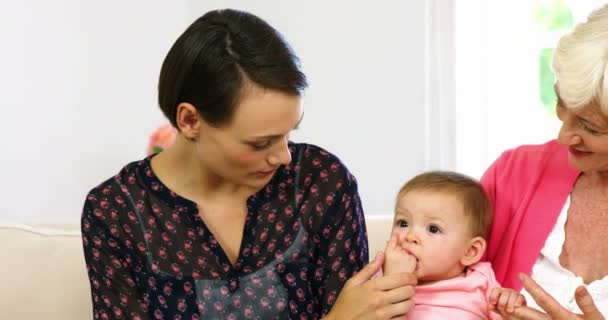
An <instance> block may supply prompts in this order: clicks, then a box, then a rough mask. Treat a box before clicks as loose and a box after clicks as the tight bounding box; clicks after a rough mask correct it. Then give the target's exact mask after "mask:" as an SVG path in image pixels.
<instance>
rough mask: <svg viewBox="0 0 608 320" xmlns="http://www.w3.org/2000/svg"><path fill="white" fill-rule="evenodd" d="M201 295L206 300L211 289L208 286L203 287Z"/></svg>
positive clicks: (209, 295) (209, 296)
mask: <svg viewBox="0 0 608 320" xmlns="http://www.w3.org/2000/svg"><path fill="white" fill-rule="evenodd" d="M203 297H204V298H205V299H206V300H209V298H211V289H209V288H203Z"/></svg>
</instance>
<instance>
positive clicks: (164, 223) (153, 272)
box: [81, 143, 368, 319]
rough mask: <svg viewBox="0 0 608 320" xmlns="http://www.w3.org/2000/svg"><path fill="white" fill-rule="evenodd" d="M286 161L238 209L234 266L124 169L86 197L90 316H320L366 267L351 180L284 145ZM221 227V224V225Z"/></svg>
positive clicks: (207, 236)
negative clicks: (241, 212)
mask: <svg viewBox="0 0 608 320" xmlns="http://www.w3.org/2000/svg"><path fill="white" fill-rule="evenodd" d="M289 148H290V151H291V153H292V162H291V164H290V165H287V166H282V167H281V168H279V170H278V171H277V173H276V174H275V176H274V177H273V178H272V180H271V181H270V182H269V183H268V184H267V185H266V186H265V187H264V188H263V189H262V190H260V191H259V192H258V193H257V194H255V195H253V196H251V197H250V198H249V199H248V201H247V207H248V210H249V211H248V215H247V218H246V221H245V227H244V233H243V239H242V243H241V248H240V253H239V256H238V258H237V261H236V263H235V264H234V265H232V264H231V263H230V261H229V260H228V258H227V256H226V254H225V253H224V251H223V250H222V248H221V246H220V245H219V244H218V242H217V240H216V239H215V238H214V236H213V234H212V233H211V232H210V231H209V229H208V228H207V227H206V226H205V223H204V222H203V221H202V219H201V218H200V216H199V215H198V211H197V205H196V204H195V203H194V202H192V201H190V200H187V199H185V198H182V197H180V196H179V195H177V194H175V193H174V192H173V191H171V190H169V189H168V188H167V187H166V186H164V185H163V183H162V182H161V181H160V180H159V179H158V178H157V177H156V175H155V174H154V172H153V171H152V169H151V167H150V158H151V157H148V158H145V159H143V160H141V161H138V162H133V163H130V164H128V165H127V166H126V167H124V168H123V169H122V170H121V171H120V172H119V173H118V174H117V175H116V176H114V177H112V178H111V179H109V180H107V181H105V182H104V183H102V184H101V185H99V186H97V187H96V188H94V189H93V190H91V192H90V193H89V194H88V196H87V199H86V201H85V204H84V209H83V213H82V221H81V225H82V240H83V246H84V254H85V260H86V265H87V271H88V274H89V279H90V284H91V293H92V299H93V314H94V318H95V319H319V318H321V317H323V316H324V315H325V314H327V312H329V310H330V309H331V307H332V305H333V304H334V302H335V301H336V299H337V297H338V294H339V293H340V290H341V289H342V287H343V285H344V283H345V282H346V280H347V279H348V278H349V277H351V276H352V275H353V274H355V273H356V272H357V271H358V270H360V269H361V268H362V267H363V265H364V264H365V263H366V262H367V260H368V246H367V234H366V230H365V222H364V219H363V212H362V209H361V202H360V199H359V195H358V192H357V183H356V180H355V178H354V177H353V176H352V175H351V174H350V173H349V172H348V170H347V168H346V167H345V166H344V165H343V164H342V163H341V162H340V160H339V159H338V158H337V157H335V156H334V155H332V154H330V153H328V152H327V151H325V150H323V149H321V148H319V147H316V146H312V145H308V144H295V143H290V145H289ZM226 223H230V221H226Z"/></svg>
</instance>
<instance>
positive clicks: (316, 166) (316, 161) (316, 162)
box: [312, 158, 321, 168]
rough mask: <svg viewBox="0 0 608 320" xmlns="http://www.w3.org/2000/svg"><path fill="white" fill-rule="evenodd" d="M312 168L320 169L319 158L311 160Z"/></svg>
mask: <svg viewBox="0 0 608 320" xmlns="http://www.w3.org/2000/svg"><path fill="white" fill-rule="evenodd" d="M312 166H313V167H315V168H319V167H321V160H319V158H314V159H312Z"/></svg>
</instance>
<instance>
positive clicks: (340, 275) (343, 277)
mask: <svg viewBox="0 0 608 320" xmlns="http://www.w3.org/2000/svg"><path fill="white" fill-rule="evenodd" d="M338 278H339V279H340V281H346V270H344V268H342V269H340V272H338Z"/></svg>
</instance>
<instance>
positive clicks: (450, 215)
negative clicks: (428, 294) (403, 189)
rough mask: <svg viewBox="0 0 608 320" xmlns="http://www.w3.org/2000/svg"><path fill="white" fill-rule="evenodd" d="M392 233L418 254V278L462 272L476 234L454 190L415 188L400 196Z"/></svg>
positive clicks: (438, 278) (425, 278)
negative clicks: (465, 257) (473, 234)
mask: <svg viewBox="0 0 608 320" xmlns="http://www.w3.org/2000/svg"><path fill="white" fill-rule="evenodd" d="M392 235H397V238H398V245H399V246H400V247H401V248H403V250H405V251H407V252H408V253H410V254H411V255H413V256H414V257H416V260H417V264H416V274H417V276H418V279H419V281H422V282H425V281H437V280H444V279H450V278H453V277H455V276H458V275H459V274H461V273H462V272H463V270H464V266H463V265H462V264H461V259H462V257H463V256H464V254H465V253H466V251H467V250H468V248H469V246H470V244H471V241H472V239H473V237H472V236H471V233H470V231H469V223H468V221H467V218H466V217H465V215H464V211H463V205H462V203H461V200H460V199H459V198H458V197H457V196H455V195H451V194H447V193H442V192H437V191H431V190H412V191H409V192H407V193H405V194H403V195H401V197H400V198H399V200H398V201H397V206H396V208H395V219H394V221H393V229H392Z"/></svg>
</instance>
